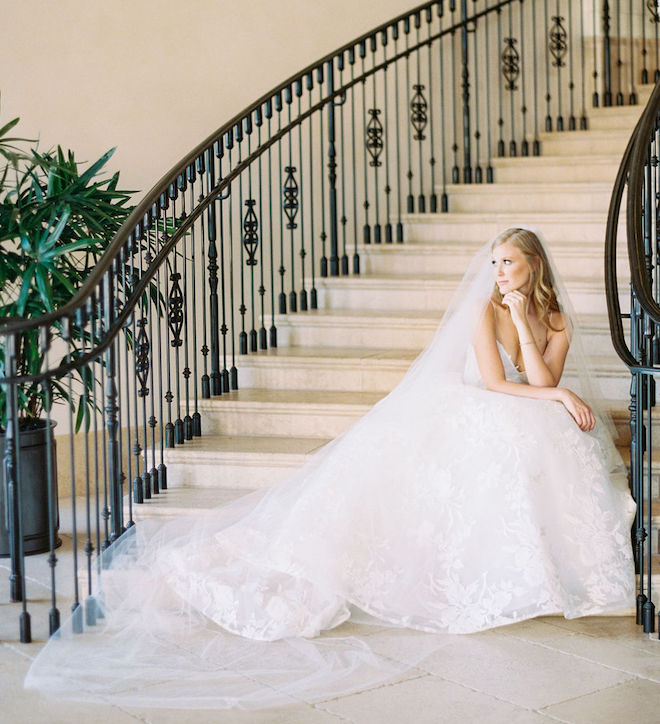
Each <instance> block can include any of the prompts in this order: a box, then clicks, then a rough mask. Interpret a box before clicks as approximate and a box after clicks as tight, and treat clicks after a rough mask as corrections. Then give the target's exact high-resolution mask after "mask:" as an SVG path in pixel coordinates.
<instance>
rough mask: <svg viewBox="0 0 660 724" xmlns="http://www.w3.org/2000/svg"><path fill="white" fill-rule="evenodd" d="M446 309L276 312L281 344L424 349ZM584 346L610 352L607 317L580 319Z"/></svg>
mask: <svg viewBox="0 0 660 724" xmlns="http://www.w3.org/2000/svg"><path fill="white" fill-rule="evenodd" d="M443 312H444V309H439V310H437V311H435V310H429V311H416V310H392V311H385V310H372V311H370V312H368V313H364V312H363V311H361V310H357V309H338V308H333V309H329V310H326V309H317V310H310V311H308V312H303V313H299V314H287V315H276V316H275V325H276V326H277V330H278V331H277V334H278V344H280V345H282V346H291V345H296V346H305V345H312V346H322V345H325V346H328V347H343V346H345V345H346V343H347V342H348V341H350V344H351V346H355V347H386V346H388V345H390V344H395V345H396V346H397V347H400V348H404V349H416V350H420V351H421V350H422V349H423V348H424V347H425V346H426V345H427V344H428V343H429V342H430V341H431V340H432V339H433V335H434V333H435V331H436V329H437V327H438V324H439V322H440V320H441V318H442V314H443ZM268 320H270V317H269V318H268ZM580 325H581V329H582V331H583V333H584V341H585V347H586V349H587V350H589V353H590V354H602V355H606V354H611V353H612V342H611V338H610V329H609V324H608V320H607V316H606V315H603V314H600V315H597V314H596V315H586V316H584V317H582V318H581V319H580Z"/></svg>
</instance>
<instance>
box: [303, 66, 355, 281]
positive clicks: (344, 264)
mask: <svg viewBox="0 0 660 724" xmlns="http://www.w3.org/2000/svg"><path fill="white" fill-rule="evenodd" d="M344 65H345V63H344V54H343V53H340V54H339V55H338V56H337V69H338V70H339V87H340V88H343V87H344ZM345 102H346V91H344V92H343V94H342V96H341V100H340V101H334V104H335V107H337V108H339V156H340V161H339V164H338V165H339V167H340V170H341V177H340V181H341V216H340V218H339V223H340V224H341V240H342V255H341V259H340V262H341V265H340V268H341V273H342V274H343V275H344V276H346V275H347V274H348V253H347V247H346V224H347V223H348V218H347V216H346V146H345V143H344V134H345V123H344V103H345ZM298 113H299V114H300V107H298ZM298 130H299V131H300V126H299V127H298ZM300 150H301V155H300V167H301V172H302V146H301V149H300ZM302 188H303V181H302V173H301V178H300V190H301V192H302ZM302 209H303V207H302V205H301V207H300V220H301V236H302V238H304V230H303V226H302Z"/></svg>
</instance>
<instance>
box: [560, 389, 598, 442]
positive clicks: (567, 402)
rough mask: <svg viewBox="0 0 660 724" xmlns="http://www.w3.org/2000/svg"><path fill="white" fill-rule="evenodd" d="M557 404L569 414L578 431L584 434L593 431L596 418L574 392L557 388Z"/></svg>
mask: <svg viewBox="0 0 660 724" xmlns="http://www.w3.org/2000/svg"><path fill="white" fill-rule="evenodd" d="M557 392H558V393H559V402H561V403H562V404H563V405H564V407H565V408H566V409H567V410H568V411H569V412H570V414H571V416H572V417H573V419H574V420H575V422H576V423H577V426H578V427H579V428H580V430H584V431H585V432H587V431H589V430H593V429H594V425H595V424H596V417H595V416H594V413H593V412H592V410H591V408H590V407H589V405H587V403H586V402H585V401H584V400H582V399H580V398H579V397H578V396H577V395H576V394H575V393H574V392H571V391H570V390H567V389H565V388H558V389H557Z"/></svg>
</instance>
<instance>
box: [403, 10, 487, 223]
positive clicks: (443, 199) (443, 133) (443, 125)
mask: <svg viewBox="0 0 660 724" xmlns="http://www.w3.org/2000/svg"><path fill="white" fill-rule="evenodd" d="M442 12H443V4H442V3H440V5H439V6H438V15H440V16H441V18H442ZM440 22H441V23H442V20H441V21H440ZM443 40H444V36H441V37H440V42H439V48H438V54H439V56H440V59H439V66H440V124H439V125H440V142H441V146H440V147H441V155H442V195H441V196H440V210H441V211H443V212H445V213H446V212H447V211H449V197H448V196H447V151H446V137H447V128H448V126H449V124H448V123H447V120H446V115H445V109H446V108H447V106H448V103H447V100H446V97H445V62H444V51H443V47H444V46H443ZM397 77H398V76H397ZM397 89H398V86H397ZM487 92H490V91H489V90H488V84H487ZM450 93H451V95H452V97H453V88H452V89H451V90H450ZM396 105H397V109H398V107H399V98H398V95H397V99H396ZM488 107H489V109H490V103H489V104H488ZM489 112H490V110H489ZM396 125H397V128H398V126H399V117H398V110H397V120H396ZM398 138H399V136H398V133H397V142H398ZM489 139H490V136H489ZM489 142H490V140H489ZM397 154H398V146H397ZM489 156H490V151H489ZM397 164H398V155H397ZM399 178H400V176H399Z"/></svg>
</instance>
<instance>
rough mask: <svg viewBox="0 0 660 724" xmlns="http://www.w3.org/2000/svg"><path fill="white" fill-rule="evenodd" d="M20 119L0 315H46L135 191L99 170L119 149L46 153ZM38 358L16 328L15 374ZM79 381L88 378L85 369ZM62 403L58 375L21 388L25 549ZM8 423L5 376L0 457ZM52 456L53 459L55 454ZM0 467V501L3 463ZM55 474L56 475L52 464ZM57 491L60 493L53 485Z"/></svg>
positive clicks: (5, 201)
mask: <svg viewBox="0 0 660 724" xmlns="http://www.w3.org/2000/svg"><path fill="white" fill-rule="evenodd" d="M18 121H19V119H18V118H15V119H13V120H11V121H10V122H9V123H7V124H5V125H4V126H3V127H0V322H2V321H3V320H6V319H7V318H16V317H19V318H24V319H26V318H34V317H40V316H42V315H44V314H46V313H48V312H51V311H53V310H56V309H58V308H60V307H61V306H62V305H63V304H65V303H66V302H68V301H69V300H70V299H71V297H72V296H73V295H74V294H75V292H76V290H77V289H78V288H79V287H80V286H81V285H82V284H83V282H84V281H85V278H86V277H87V274H88V272H89V270H90V269H91V268H93V266H94V264H95V263H96V262H97V260H98V259H99V257H100V256H101V254H103V252H104V250H105V249H106V248H107V246H108V244H109V243H110V241H111V239H112V237H113V236H114V234H115V233H116V232H117V230H118V229H119V227H120V226H121V224H122V223H123V222H124V220H125V219H126V217H127V216H128V215H129V213H130V211H131V209H132V206H131V205H130V203H129V202H130V199H131V195H132V192H130V191H124V190H120V189H119V188H118V180H119V174H118V173H115V174H114V175H111V176H103V175H102V174H103V172H104V169H105V166H106V164H107V162H108V159H109V158H110V157H111V156H112V154H113V152H114V149H112V150H110V151H108V152H107V153H105V154H103V155H102V156H101V157H100V158H99V159H98V160H97V161H95V162H94V163H91V164H81V163H79V162H78V161H77V160H76V158H75V156H74V153H73V152H72V151H63V150H62V148H60V147H59V146H58V147H57V149H56V150H54V151H45V152H41V151H40V150H39V149H38V146H37V145H36V144H35V142H33V141H30V140H28V139H23V138H13V137H10V135H9V134H10V132H11V131H12V129H13V128H14V127H15V126H16V124H17V123H18ZM56 327H57V325H56ZM57 331H60V332H61V331H62V330H61V329H58V330H57ZM42 363H43V359H42V351H41V348H40V344H39V338H38V332H37V331H36V330H34V331H26V332H25V333H23V334H21V335H19V338H18V339H17V347H16V371H17V373H18V374H19V375H30V374H37V373H38V372H39V371H40V370H41V367H42ZM4 371H5V350H4V348H0V377H2V376H4ZM80 381H81V383H82V384H83V385H91V384H92V381H91V380H89V379H84V378H82V377H81V378H80ZM82 399H83V398H82V397H81V398H80V400H81V402H80V403H79V404H78V406H77V412H76V428H79V427H80V425H81V424H82V423H83V420H84V417H85V416H84V409H83V406H82ZM56 402H64V403H66V404H69V405H72V406H73V405H74V400H73V399H71V398H70V396H69V392H68V389H67V386H66V384H63V383H62V382H61V381H59V380H57V379H54V380H53V381H52V383H51V385H49V386H48V387H45V386H44V385H43V384H42V383H26V384H24V385H21V386H19V388H18V389H17V407H18V420H19V427H20V431H21V434H20V436H19V439H20V443H21V447H20V448H19V453H18V454H19V465H20V466H21V469H22V470H23V474H22V475H21V481H22V482H21V497H22V511H23V513H22V515H23V532H24V551H25V552H26V553H36V552H39V551H42V550H45V549H47V548H48V491H47V488H46V485H47V479H48V475H47V463H46V460H47V456H46V442H47V440H48V436H50V437H51V441H52V442H51V444H52V445H53V447H52V448H51V450H52V451H53V453H54V450H55V448H54V436H53V427H54V425H53V424H51V426H50V429H47V425H46V420H45V419H44V417H43V413H44V411H45V410H46V409H48V408H49V407H50V406H51V405H52V404H53V403H56ZM6 422H7V395H6V389H5V387H4V386H2V385H0V461H1V460H2V458H3V455H4V428H5V425H6ZM51 464H52V465H53V466H55V455H54V454H53V455H52V456H51ZM0 468H1V470H0V509H3V508H4V501H3V497H4V491H5V485H4V466H0ZM51 479H52V480H53V481H56V479H57V477H56V469H55V467H53V468H52V470H51ZM55 485H56V482H55ZM53 499H54V500H55V501H56V500H57V491H56V488H55V491H54V496H53ZM53 515H56V511H53ZM7 554H8V537H7V530H6V528H5V521H4V516H2V520H0V556H6V555H7Z"/></svg>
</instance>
